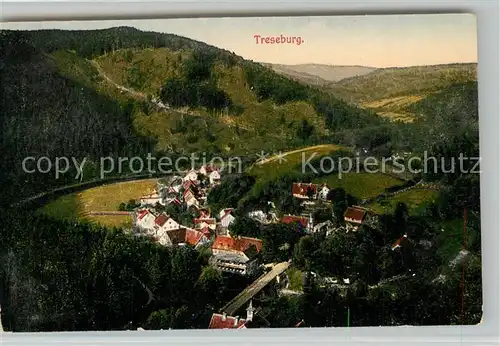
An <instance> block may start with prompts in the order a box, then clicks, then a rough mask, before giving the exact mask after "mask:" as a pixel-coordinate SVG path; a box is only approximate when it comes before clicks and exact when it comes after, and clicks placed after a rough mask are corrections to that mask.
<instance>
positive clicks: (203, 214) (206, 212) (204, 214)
mask: <svg viewBox="0 0 500 346" xmlns="http://www.w3.org/2000/svg"><path fill="white" fill-rule="evenodd" d="M199 217H200V218H201V219H204V218H209V217H210V210H209V209H207V208H202V209H200V216H199Z"/></svg>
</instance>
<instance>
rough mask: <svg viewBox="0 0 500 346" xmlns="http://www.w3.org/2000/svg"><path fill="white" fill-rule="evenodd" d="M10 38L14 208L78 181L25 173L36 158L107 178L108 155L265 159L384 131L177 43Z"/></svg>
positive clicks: (294, 86) (132, 36) (52, 33)
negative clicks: (69, 162) (77, 165)
mask: <svg viewBox="0 0 500 346" xmlns="http://www.w3.org/2000/svg"><path fill="white" fill-rule="evenodd" d="M0 39H1V40H0V44H1V48H2V49H1V52H2V53H1V56H0V58H1V66H2V74H1V75H2V77H1V78H2V83H1V93H2V95H3V96H4V97H2V100H1V102H2V105H1V106H2V107H1V108H2V112H3V117H2V128H7V129H9V130H8V131H7V132H6V133H5V134H4V136H3V138H2V149H3V150H2V151H3V153H4V156H6V157H5V162H7V163H8V166H9V167H16V169H13V170H12V171H3V172H2V173H1V174H2V181H3V182H8V183H6V186H7V188H8V191H6V193H5V195H4V198H5V200H7V201H9V202H12V201H11V197H8V196H16V197H15V198H20V197H22V196H28V195H33V194H35V193H37V192H40V191H44V190H46V189H50V188H51V186H57V185H61V184H64V183H67V182H68V181H71V180H72V179H74V176H75V174H74V173H75V172H74V171H72V170H69V171H68V172H67V174H66V175H64V176H63V177H62V178H59V179H58V180H54V179H52V178H49V177H47V175H43V174H41V175H36V174H23V173H19V172H21V167H20V163H21V162H22V160H23V159H24V157H25V156H26V155H27V154H28V153H29V154H30V155H33V156H35V157H39V156H43V155H45V156H47V157H49V158H55V157H58V156H61V155H63V154H64V155H65V156H68V157H69V156H74V157H77V158H80V159H82V158H83V157H86V158H87V159H88V162H89V164H88V165H87V167H89V169H90V167H92V168H93V169H94V170H95V169H96V160H97V158H99V157H102V156H113V157H118V156H141V155H146V153H149V152H151V153H153V154H154V155H160V156H161V155H164V154H165V153H168V154H169V155H180V154H183V153H193V152H204V153H207V155H208V156H210V155H216V154H217V155H224V156H228V155H253V154H254V153H255V152H259V151H261V150H267V151H275V150H280V149H293V148H295V147H300V146H304V145H311V144H315V143H319V142H322V141H327V142H328V141H330V140H331V138H332V136H333V134H334V133H335V132H336V131H341V130H342V129H348V128H351V129H354V128H358V127H359V124H363V126H378V125H379V124H382V123H383V121H382V120H381V119H379V118H376V117H373V114H372V113H371V112H367V111H364V110H362V109H359V108H357V107H353V106H350V105H348V104H347V103H346V102H344V101H342V100H339V99H336V98H335V97H333V96H331V95H329V94H327V93H323V92H321V91H319V90H316V89H313V88H311V87H308V86H304V85H302V84H300V83H298V82H296V81H292V80H290V79H288V78H285V77H283V76H280V75H278V74H276V73H275V72H273V71H272V70H270V69H268V68H265V67H263V66H261V65H260V64H257V63H253V62H252V61H246V60H244V59H243V58H241V57H239V56H236V55H235V54H233V53H231V52H228V51H224V50H221V49H219V48H216V47H213V46H209V45H207V44H205V43H202V42H198V41H194V40H190V39H188V38H184V37H180V36H177V35H171V34H158V33H154V32H142V31H139V30H137V29H134V28H128V27H119V28H112V29H104V30H81V31H78V30H77V31H63V30H40V31H2V32H1V37H0ZM159 101H161V102H159ZM162 104H166V105H167V106H163V107H162V106H161V105H162ZM333 114H335V117H333ZM17 168H19V169H17ZM94 173H95V172H91V171H89V172H88V173H87V174H85V177H89V178H90V177H92V175H93V174H94ZM7 192H8V193H7ZM12 198H14V197H12Z"/></svg>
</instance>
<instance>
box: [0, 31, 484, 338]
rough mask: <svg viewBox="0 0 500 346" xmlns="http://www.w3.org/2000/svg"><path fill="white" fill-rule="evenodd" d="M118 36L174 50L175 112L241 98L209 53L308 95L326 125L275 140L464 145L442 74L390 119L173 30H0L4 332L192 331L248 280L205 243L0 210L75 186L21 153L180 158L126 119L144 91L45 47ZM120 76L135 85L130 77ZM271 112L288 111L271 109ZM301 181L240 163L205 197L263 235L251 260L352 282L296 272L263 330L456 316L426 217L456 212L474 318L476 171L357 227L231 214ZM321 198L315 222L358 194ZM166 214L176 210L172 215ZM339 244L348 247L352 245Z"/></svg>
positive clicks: (283, 202)
mask: <svg viewBox="0 0 500 346" xmlns="http://www.w3.org/2000/svg"><path fill="white" fill-rule="evenodd" d="M125 48H127V49H128V48H134V49H147V48H168V49H169V50H172V51H180V52H187V53H188V58H185V59H183V60H182V62H181V63H180V67H179V69H178V73H177V74H176V75H175V76H169V77H168V78H167V77H165V78H164V80H163V83H162V86H161V88H160V89H159V90H157V92H158V95H159V97H160V98H161V100H162V101H163V102H165V103H167V104H169V105H171V106H173V107H176V108H177V107H188V108H189V107H191V108H193V109H203V110H206V111H207V112H208V114H209V115H210V116H212V117H215V116H217V114H218V113H219V112H220V111H222V110H227V111H228V114H229V116H230V117H232V118H234V119H235V121H236V122H237V121H238V117H239V116H240V115H241V113H242V108H245V106H246V105H245V104H243V103H241V102H238V101H235V100H233V99H232V98H231V96H230V95H229V93H228V92H227V90H223V89H222V88H221V86H220V84H221V83H220V80H219V79H218V75H217V73H215V72H214V71H215V70H216V69H217V68H218V67H217V66H219V67H220V65H222V66H223V67H224V68H226V69H229V68H233V67H235V66H237V67H239V68H241V69H242V70H243V71H244V78H245V83H246V85H245V87H246V88H248V89H250V90H252V92H253V94H254V95H255V97H256V98H257V100H258V102H261V103H266V102H269V103H271V104H272V105H283V104H287V103H290V102H303V103H305V104H307V105H309V106H311V107H312V108H313V109H314V112H315V114H316V117H317V118H318V119H321V121H323V122H324V124H325V126H326V130H327V131H325V133H318V132H317V130H315V129H316V128H315V127H314V126H313V125H312V124H313V123H314V121H313V120H317V119H309V120H306V119H304V120H302V121H301V122H299V123H298V124H297V123H293V126H295V128H294V129H293V132H292V133H293V134H294V135H295V137H296V138H295V139H294V140H293V141H288V142H287V145H288V146H289V147H287V149H292V148H295V147H300V146H304V145H313V144H318V143H335V144H341V145H344V146H347V147H351V148H367V149H369V150H370V151H371V153H373V155H375V156H381V157H382V156H387V155H391V154H392V153H393V152H396V151H400V150H408V151H411V152H413V153H414V154H416V155H421V154H423V153H424V152H425V151H428V152H429V153H430V154H432V155H435V156H436V157H438V158H444V160H445V162H446V164H447V165H449V164H451V162H450V158H452V157H455V156H458V154H459V153H464V155H465V156H468V157H479V132H478V110H477V82H460V83H456V84H454V85H452V86H447V87H446V88H444V89H443V90H441V91H438V92H435V93H433V94H432V95H430V96H429V97H426V98H424V99H423V100H421V101H419V102H416V103H414V104H412V105H410V106H409V111H411V112H413V113H414V114H417V115H418V118H417V119H416V120H415V121H414V122H413V123H401V122H390V121H389V120H387V119H384V118H381V117H378V116H376V114H375V113H374V112H373V111H370V110H365V109H361V108H358V107H356V106H353V105H350V104H348V103H346V102H345V101H342V100H340V99H338V98H336V97H334V96H332V95H331V94H329V93H326V92H324V91H322V90H318V89H316V88H314V87H311V86H305V85H302V84H300V83H298V82H296V81H292V80H290V79H287V78H286V77H283V76H280V75H278V74H276V73H274V72H273V71H272V70H271V69H269V68H266V67H263V66H261V65H259V64H256V63H254V62H251V61H246V60H244V59H243V58H241V57H238V56H237V55H235V54H234V53H231V52H228V51H224V50H221V49H218V48H216V47H213V46H209V45H207V44H204V43H202V42H197V41H193V40H190V39H187V38H183V37H180V36H176V35H170V34H158V33H152V32H141V31H139V30H136V29H132V28H125V27H121V28H113V29H106V30H93V31H60V30H42V31H32V32H15V31H1V32H0V78H1V80H0V95H1V96H0V102H1V104H0V113H1V116H0V122H1V129H2V138H1V139H0V141H1V147H0V149H1V152H2V160H3V162H4V165H3V169H1V170H0V183H1V188H2V194H1V196H0V202H1V203H0V205H1V206H2V209H1V210H0V211H1V213H0V225H1V226H0V261H1V262H2V266H0V303H1V305H2V317H3V319H2V321H3V325H4V327H5V328H6V329H8V330H12V331H53V330H109V329H130V328H136V327H139V326H140V327H144V328H148V329H160V328H162V329H168V328H206V326H207V323H208V321H209V319H210V316H211V314H212V312H213V311H214V310H217V309H218V308H220V306H221V305H223V304H224V303H225V302H227V301H228V300H230V299H231V298H232V297H233V296H235V295H236V294H237V293H238V292H239V291H241V290H242V289H243V288H244V287H246V285H247V284H248V283H250V282H251V281H252V278H246V279H236V278H235V277H228V276H227V275H225V274H224V275H223V274H221V273H220V272H218V271H216V270H213V269H212V268H210V267H209V266H207V261H208V257H209V255H210V252H209V249H201V250H194V249H192V248H190V247H173V248H163V247H160V246H158V245H155V244H153V243H152V242H151V241H148V240H145V239H136V238H134V237H132V236H130V235H128V234H126V233H124V232H123V231H122V230H120V229H106V228H104V227H100V226H96V225H93V224H88V223H80V222H73V221H72V222H69V221H62V220H56V219H51V218H48V217H46V216H43V215H39V214H37V213H35V212H34V211H33V210H30V209H25V208H23V207H16V208H12V207H10V205H11V204H12V203H14V202H16V201H18V200H20V199H23V198H26V197H29V196H32V195H35V194H37V193H40V192H43V191H48V190H51V189H53V188H55V187H59V186H64V185H68V184H72V183H74V182H75V181H74V176H75V173H76V172H75V171H74V169H70V170H69V171H68V172H67V173H66V174H64V175H63V176H62V178H60V179H57V180H56V179H54V177H53V176H51V175H50V174H26V173H24V172H23V171H22V169H21V162H22V160H23V159H24V158H25V157H27V156H34V157H40V156H46V157H49V158H51V159H54V158H56V157H59V156H66V157H75V158H77V159H78V160H80V161H81V159H82V158H83V157H87V158H88V160H89V162H90V163H89V164H88V165H87V166H86V167H87V168H86V169H87V171H85V172H84V177H83V180H84V181H85V180H91V179H94V178H96V174H97V169H98V168H97V166H96V162H97V161H98V159H99V157H102V156H111V157H118V156H144V155H146V154H147V153H153V155H157V156H161V155H164V154H169V155H179V154H180V153H178V152H168V153H165V152H162V151H158V150H156V149H155V145H156V143H157V141H159V140H161V138H158V137H155V136H150V135H147V134H145V133H138V132H137V131H136V130H135V128H134V126H133V114H134V112H136V111H137V108H140V109H141V111H143V110H144V108H148V107H147V105H145V103H144V102H142V101H138V100H131V99H128V100H127V99H124V98H119V97H117V98H112V97H109V95H105V94H103V93H101V92H99V91H98V90H96V89H94V88H93V84H92V81H94V80H98V79H99V78H100V77H99V76H98V74H97V72H96V71H94V70H89V72H88V73H87V74H86V75H87V77H88V80H89V81H90V82H89V83H84V82H83V81H82V80H77V79H73V78H70V77H68V75H67V74H64V73H62V71H61V70H60V68H59V66H58V65H57V64H56V63H55V61H54V59H53V58H52V57H51V56H50V53H54V52H60V51H71V52H74V54H76V56H77V57H78V58H79V59H80V58H81V59H93V58H95V57H98V56H102V55H103V54H106V53H109V52H112V51H115V50H119V49H125ZM73 67H74V66H73ZM75 68H76V67H75ZM139 77H141V76H139ZM131 82H132V83H138V84H140V83H139V82H138V80H134V81H131ZM147 112H148V110H147V109H146V110H145V112H144V113H147ZM193 119H194V117H190V116H186V117H184V118H183V121H182V122H180V123H179V126H178V127H179V128H178V129H177V130H178V132H182V131H184V132H187V133H189V131H193V129H195V128H196V126H195V125H196V120H193ZM283 122H284V123H286V122H287V119H286V118H285V117H284V119H283ZM290 126H292V125H290ZM293 126H292V127H293ZM200 128H201V129H203V131H205V132H204V133H203V134H204V136H205V137H207V138H208V140H207V141H208V142H209V143H212V142H214V141H215V138H213V137H214V136H215V135H214V134H213V133H211V132H210V131H207V129H206V127H205V126H201V125H200ZM171 130H172V132H175V130H176V129H171ZM200 131H201V130H200ZM237 131H243V130H242V129H239V130H237ZM251 135H253V133H252V134H251ZM193 137H196V136H194V135H193ZM193 141H194V139H193ZM256 142H257V145H260V146H261V147H259V149H262V150H263V149H267V148H268V147H267V145H268V143H266V142H264V141H262V142H259V141H256ZM285 142H286V141H285ZM290 143H291V144H290ZM210 151H211V152H212V153H213V154H218V153H220V154H221V155H223V156H226V155H230V154H231V153H230V152H229V153H228V152H223V151H222V150H220V148H218V147H217V146H211V147H210ZM253 154H254V152H248V153H247V155H248V156H250V155H253ZM340 154H345V153H339V155H340ZM468 168H469V169H470V168H472V167H468ZM121 174H124V175H126V174H128V173H127V172H122V173H121ZM314 178H317V176H315V175H303V174H292V173H291V174H284V175H282V176H280V177H277V178H275V179H270V180H269V181H266V182H264V183H257V182H256V179H255V178H254V177H253V176H251V175H248V174H244V175H238V176H234V175H233V176H228V177H226V178H225V179H224V180H223V181H222V184H221V185H220V186H219V187H218V188H216V189H215V190H214V191H213V192H212V193H211V194H210V195H209V200H208V202H209V204H210V205H211V206H212V207H213V208H214V210H215V209H219V208H222V207H225V206H228V205H231V206H237V207H238V209H237V210H238V211H239V214H238V215H237V221H236V222H235V224H234V225H233V226H232V232H233V233H234V234H238V235H247V236H252V237H259V238H261V239H263V243H264V246H263V250H262V256H263V259H264V260H265V261H281V260H286V259H289V258H292V260H293V262H294V265H295V266H297V267H298V268H299V269H301V270H303V271H304V272H306V271H313V272H315V273H317V274H319V275H323V276H350V277H352V278H353V284H352V285H351V286H350V289H349V290H348V292H347V293H346V292H344V289H341V288H325V287H322V286H320V285H318V284H317V283H316V282H315V280H313V278H312V277H307V280H306V282H305V284H304V294H303V295H301V296H299V297H292V298H286V297H278V296H270V297H268V299H269V301H268V302H267V303H266V309H267V312H266V316H268V317H267V320H268V322H269V323H270V324H271V325H272V327H289V326H291V325H294V324H295V323H297V322H298V321H300V320H301V319H304V320H305V321H307V325H308V326H345V325H346V318H347V308H348V307H349V309H350V314H351V316H352V321H351V325H352V326H356V325H357V326H361V325H364V326H367V325H372V326H373V325H402V324H407V325H425V324H459V323H461V322H462V320H461V318H462V316H461V311H460V301H461V299H460V297H461V295H462V293H463V292H461V286H460V284H459V283H460V281H461V280H462V277H460V273H459V272H461V271H457V270H453V269H447V268H448V263H447V262H446V259H444V258H442V257H440V256H439V255H437V252H436V248H437V247H439V246H440V245H442V243H443V242H446V240H444V239H442V237H440V235H439V232H440V225H441V224H442V223H443V222H453V221H455V220H457V219H460V218H461V217H463V213H464V209H465V210H466V212H467V213H468V216H469V220H470V221H469V226H468V227H469V230H468V232H469V234H470V239H469V240H470V242H469V243H468V244H467V245H468V249H469V251H471V253H472V256H471V260H470V261H467V262H466V263H467V266H466V270H465V271H464V273H465V274H464V275H465V277H464V279H465V281H466V282H467V285H466V288H465V297H466V299H467V305H466V307H465V312H464V314H465V317H464V318H465V323H467V324H473V323H478V322H479V319H480V317H481V304H482V297H481V262H480V255H481V253H480V227H479V221H478V217H479V175H477V174H466V173H460V172H459V173H456V174H444V173H439V172H438V173H432V172H431V173H428V174H425V175H422V177H421V178H423V179H424V180H426V181H433V182H439V183H440V184H442V186H443V188H442V189H441V190H440V194H439V198H438V199H437V201H436V202H435V203H432V204H430V205H429V206H428V207H427V209H426V210H425V213H423V214H421V215H418V216H410V215H409V214H408V211H407V209H406V206H405V205H399V206H398V208H397V209H396V211H395V212H394V213H393V214H388V215H382V217H381V221H380V225H379V227H377V228H369V227H367V229H366V230H364V231H363V232H358V233H356V234H353V233H349V234H336V235H335V236H333V237H326V235H325V234H322V233H320V234H316V235H306V234H305V233H304V232H303V230H302V229H301V228H300V227H298V226H297V225H281V224H280V225H268V226H265V227H264V226H262V225H259V224H257V223H255V222H253V221H252V220H249V219H247V218H245V217H244V212H245V211H249V210H252V209H254V208H258V207H259V208H265V207H266V205H267V201H273V202H274V203H275V204H276V206H277V208H278V209H280V210H281V211H283V212H287V213H298V212H300V211H301V210H300V206H299V204H298V203H297V201H296V200H294V199H293V198H292V197H291V195H290V184H291V183H292V182H293V181H297V180H301V181H305V182H307V181H312V180H313V179H314ZM329 199H330V201H331V202H332V210H326V211H325V213H324V215H315V217H316V218H317V219H321V218H324V219H328V218H329V216H330V215H331V214H332V211H333V212H334V214H336V215H340V214H342V213H343V211H344V210H345V209H346V208H347V207H348V206H350V205H355V204H356V203H357V202H358V201H357V200H356V198H355V197H353V196H351V195H349V194H348V193H346V192H345V191H343V190H342V189H337V190H334V192H332V193H331V194H330V195H329ZM124 202H127V201H124ZM124 208H125V209H126V208H127V206H124ZM176 213H178V214H179V215H181V212H180V211H177V212H176ZM325 215H326V216H325ZM186 217H187V216H186ZM405 232H406V233H408V234H409V236H410V237H411V238H413V240H414V241H415V242H416V244H417V245H416V246H415V248H412V249H411V250H409V251H408V252H406V253H404V252H403V253H401V254H400V253H395V252H392V251H390V248H389V249H388V248H387V244H391V243H392V242H393V241H394V240H395V239H396V238H399V237H400V236H401V235H402V234H403V233H405ZM420 241H424V242H423V243H420ZM425 241H432V243H433V244H434V245H433V247H430V248H427V247H425V246H424V245H422V244H425ZM285 244H286V245H287V246H284V245H285ZM353 248H355V249H359V251H356V253H355V255H354V256H353V255H352V249H353ZM332 263H335V265H332ZM367 263H368V264H370V265H366V264H367ZM436 268H439V269H442V270H443V272H444V274H443V275H445V276H446V277H447V279H446V280H444V281H437V282H435V279H436V276H438V275H437V271H436ZM409 270H413V271H414V272H418V276H415V277H411V278H409V279H408V280H405V281H401V282H398V285H400V286H399V287H398V292H399V294H398V295H397V296H391V295H390V294H389V293H388V292H387V291H386V290H385V289H384V288H383V287H378V286H377V283H378V282H380V281H381V280H384V279H386V278H389V277H391V276H393V275H397V274H398V273H406V272H408V271H409ZM370 286H375V287H372V288H370ZM319 302H321V304H319ZM380 306H383V307H384V308H383V309H380Z"/></svg>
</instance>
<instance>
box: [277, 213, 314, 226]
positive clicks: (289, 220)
mask: <svg viewBox="0 0 500 346" xmlns="http://www.w3.org/2000/svg"><path fill="white" fill-rule="evenodd" d="M308 222H309V220H308V219H307V217H304V216H293V215H286V216H283V217H282V218H281V223H286V224H293V223H299V224H300V225H301V226H302V227H304V228H306V227H307V224H308Z"/></svg>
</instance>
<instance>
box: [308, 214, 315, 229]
mask: <svg viewBox="0 0 500 346" xmlns="http://www.w3.org/2000/svg"><path fill="white" fill-rule="evenodd" d="M313 230H314V221H313V217H312V213H309V221H308V222H307V232H308V233H312V232H313Z"/></svg>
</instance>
